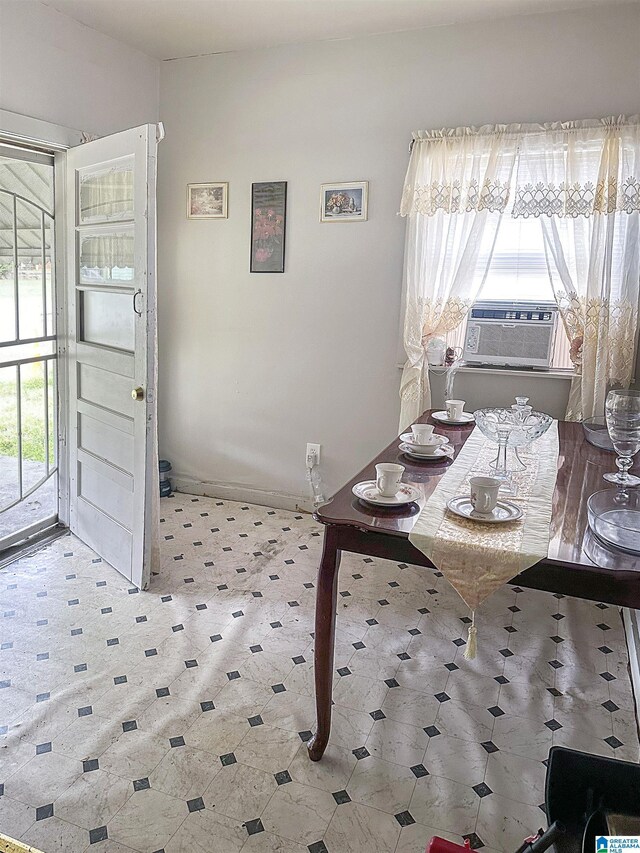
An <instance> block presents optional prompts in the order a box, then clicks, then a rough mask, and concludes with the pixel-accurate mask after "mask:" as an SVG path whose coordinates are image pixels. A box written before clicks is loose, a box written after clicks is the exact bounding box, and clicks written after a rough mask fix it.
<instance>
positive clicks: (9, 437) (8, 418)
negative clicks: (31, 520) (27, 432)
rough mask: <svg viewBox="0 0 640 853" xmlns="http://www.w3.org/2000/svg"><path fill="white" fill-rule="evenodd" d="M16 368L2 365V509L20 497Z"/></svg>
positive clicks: (0, 412)
mask: <svg viewBox="0 0 640 853" xmlns="http://www.w3.org/2000/svg"><path fill="white" fill-rule="evenodd" d="M16 401H17V396H16V368H15V367H0V510H2V509H3V508H4V507H6V506H8V505H9V504H12V503H13V502H14V501H16V500H18V498H19V497H20V486H19V480H18V410H17V402H16Z"/></svg>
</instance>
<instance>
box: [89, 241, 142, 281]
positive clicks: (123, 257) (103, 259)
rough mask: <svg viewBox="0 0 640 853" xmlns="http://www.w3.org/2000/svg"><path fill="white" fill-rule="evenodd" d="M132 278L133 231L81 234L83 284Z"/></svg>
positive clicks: (131, 279)
mask: <svg viewBox="0 0 640 853" xmlns="http://www.w3.org/2000/svg"><path fill="white" fill-rule="evenodd" d="M133 278H134V273H133V231H131V230H130V231H119V232H113V233H110V234H81V235H80V282H81V284H112V283H113V284H130V283H132V282H133Z"/></svg>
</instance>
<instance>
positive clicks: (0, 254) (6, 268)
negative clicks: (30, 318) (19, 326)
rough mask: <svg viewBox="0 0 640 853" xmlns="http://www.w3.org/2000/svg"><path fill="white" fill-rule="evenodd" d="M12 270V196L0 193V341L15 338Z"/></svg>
mask: <svg viewBox="0 0 640 853" xmlns="http://www.w3.org/2000/svg"><path fill="white" fill-rule="evenodd" d="M13 270H14V260H13V196H12V195H9V193H4V192H0V341H13V340H15V337H16V320H15V316H16V314H15V312H16V303H15V282H14V276H13Z"/></svg>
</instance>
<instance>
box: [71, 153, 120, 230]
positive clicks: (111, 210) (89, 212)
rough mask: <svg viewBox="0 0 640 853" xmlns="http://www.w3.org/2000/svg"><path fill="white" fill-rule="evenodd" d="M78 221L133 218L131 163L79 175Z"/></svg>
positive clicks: (118, 164) (84, 222)
mask: <svg viewBox="0 0 640 853" xmlns="http://www.w3.org/2000/svg"><path fill="white" fill-rule="evenodd" d="M79 216H80V223H81V224H86V223H88V222H108V221H110V220H114V219H133V163H132V162H131V161H130V160H129V161H127V160H125V161H123V162H122V163H117V164H115V165H113V166H110V167H108V168H105V169H100V170H99V171H95V170H93V171H91V172H88V171H87V172H83V173H81V174H80V201H79Z"/></svg>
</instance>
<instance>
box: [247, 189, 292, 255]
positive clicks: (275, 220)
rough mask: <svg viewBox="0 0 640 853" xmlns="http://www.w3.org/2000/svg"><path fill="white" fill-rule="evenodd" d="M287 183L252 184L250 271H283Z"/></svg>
mask: <svg viewBox="0 0 640 853" xmlns="http://www.w3.org/2000/svg"><path fill="white" fill-rule="evenodd" d="M286 232H287V182H286V181H261V182H260V183H255V184H251V261H250V264H249V271H250V272H284V243H285V237H286Z"/></svg>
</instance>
